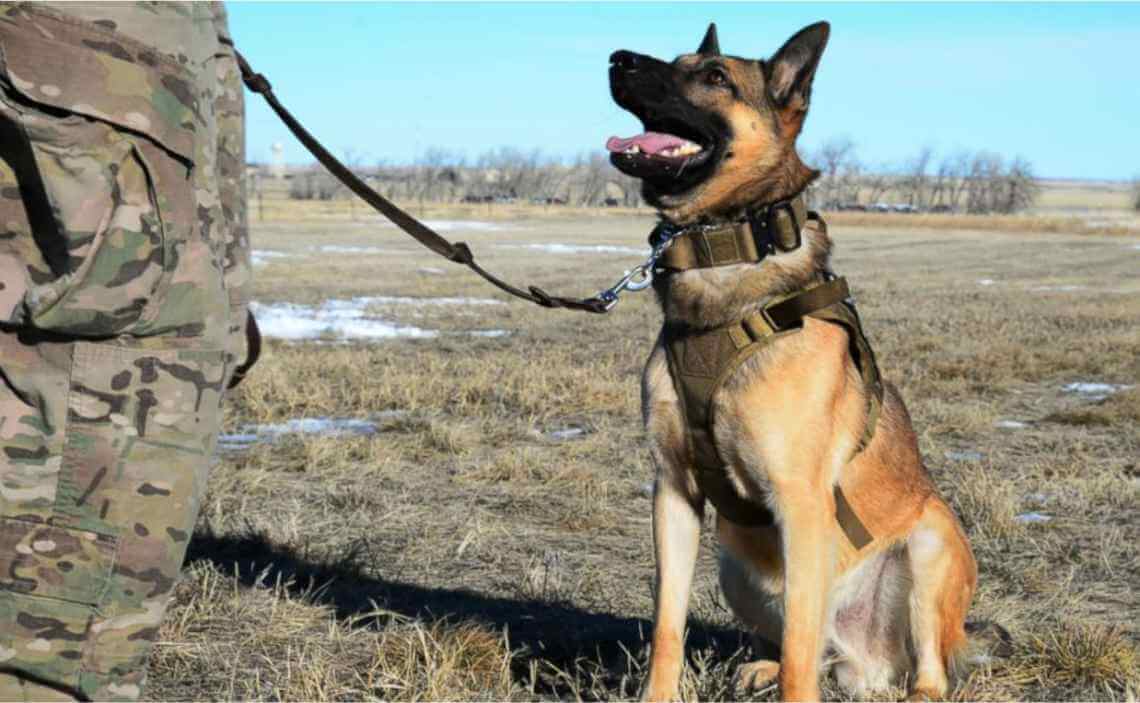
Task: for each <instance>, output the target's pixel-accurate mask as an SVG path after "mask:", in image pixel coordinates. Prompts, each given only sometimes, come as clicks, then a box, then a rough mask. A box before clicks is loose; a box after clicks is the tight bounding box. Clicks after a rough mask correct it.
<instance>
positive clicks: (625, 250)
mask: <svg viewBox="0 0 1140 703" xmlns="http://www.w3.org/2000/svg"><path fill="white" fill-rule="evenodd" d="M498 248H499V249H530V250H532V251H545V252H548V253H550V254H639V255H642V256H645V255H648V254H649V250H648V249H639V248H637V247H623V246H616V245H613V244H559V243H553V244H500V245H498Z"/></svg>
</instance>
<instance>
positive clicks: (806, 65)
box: [765, 22, 831, 121]
mask: <svg viewBox="0 0 1140 703" xmlns="http://www.w3.org/2000/svg"><path fill="white" fill-rule="evenodd" d="M830 33H831V25H829V24H828V23H827V22H816V23H815V24H813V25H811V26H808V27H804V28H803V29H801V30H800V31H798V32H796V34H795V36H793V37H792V38H791V39H789V40H788V41H787V43H786V44H784V45H783V46H782V47H780V50H779V51H777V52H776V55H775V56H773V57H772V58H771V60H769V61H768V63H767V64H766V65H765V70H766V75H765V78H766V80H767V83H768V92H769V94H770V95H771V96H772V100H773V101H774V102H775V103H776V107H778V108H779V109H780V111H781V113H783V114H785V115H786V116H787V117H788V118H793V119H794V118H797V117H798V118H799V120H800V121H802V118H803V114H804V113H806V112H807V108H808V101H809V98H810V97H811V84H812V81H813V80H814V79H815V69H816V68H817V67H818V66H819V59H820V57H822V56H823V49H824V47H826V46H827V37H828V35H829V34H830Z"/></svg>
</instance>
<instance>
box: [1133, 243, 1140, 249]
mask: <svg viewBox="0 0 1140 703" xmlns="http://www.w3.org/2000/svg"><path fill="white" fill-rule="evenodd" d="M1132 248H1133V249H1136V250H1140V244H1133V245H1132Z"/></svg>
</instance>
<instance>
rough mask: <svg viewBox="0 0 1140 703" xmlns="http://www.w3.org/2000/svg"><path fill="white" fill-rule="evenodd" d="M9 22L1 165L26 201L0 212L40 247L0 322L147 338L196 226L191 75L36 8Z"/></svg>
mask: <svg viewBox="0 0 1140 703" xmlns="http://www.w3.org/2000/svg"><path fill="white" fill-rule="evenodd" d="M29 13H30V14H29ZM11 15H12V16H11V17H8V18H7V19H8V20H9V21H8V22H5V23H2V24H0V160H3V161H4V162H5V164H6V168H5V169H3V170H4V171H5V174H4V175H5V179H4V180H6V181H8V182H11V181H13V180H14V181H15V182H16V183H17V185H18V187H19V191H18V192H19V194H20V197H19V198H14V199H13V198H4V199H0V212H2V214H3V215H4V221H5V222H7V223H15V229H16V230H17V231H19V232H20V234H21V235H23V236H21V237H19V238H18V239H19V241H22V242H26V243H30V242H33V241H34V243H35V245H36V246H35V248H34V249H28V250H26V251H21V252H20V255H19V256H18V257H17V260H22V263H23V267H24V268H25V269H26V270H25V271H24V272H23V273H24V275H23V276H19V277H18V278H16V279H15V280H13V281H12V283H11V285H12V288H13V290H12V291H9V292H8V293H7V297H8V298H9V299H11V298H12V297H13V296H14V295H16V294H21V295H22V300H21V302H20V303H19V304H17V305H13V304H12V301H11V300H9V301H8V302H5V303H4V305H3V306H2V308H0V314H4V315H5V316H6V317H7V316H10V317H11V318H12V319H11V320H9V321H11V322H14V323H16V324H22V325H29V326H33V327H37V328H39V329H43V330H50V331H52V332H58V333H63V334H70V335H76V336H83V337H106V336H110V335H115V334H120V333H129V332H134V331H135V330H139V329H143V328H145V329H146V331H147V333H148V334H153V333H155V332H154V331H153V330H152V329H151V328H153V327H155V323H156V320H155V319H154V318H155V317H156V315H157V310H158V307H159V303H160V302H161V301H159V300H156V299H157V298H159V297H161V294H162V289H163V288H164V287H165V285H166V284H167V282H168V281H167V279H168V278H169V276H170V274H171V273H172V271H171V269H172V268H173V266H174V264H175V263H176V262H175V259H176V257H178V256H186V255H188V253H187V252H184V251H181V250H176V249H177V248H178V247H180V246H185V245H186V244H187V242H189V241H191V237H190V236H189V232H190V228H191V225H192V223H193V222H194V220H195V217H196V214H195V207H194V204H195V196H194V184H193V182H192V179H191V175H192V171H193V167H194V161H193V158H194V144H195V134H196V128H197V122H196V117H195V95H194V91H193V90H192V86H193V75H192V74H191V73H190V72H189V71H188V70H187V69H186V68H185V67H183V66H180V65H179V64H177V63H176V62H174V61H173V60H171V59H168V58H166V57H163V56H160V55H158V54H156V53H155V52H153V51H150V52H148V51H147V50H146V49H145V48H144V47H139V46H138V45H136V44H135V43H133V42H130V41H128V40H125V39H121V38H120V39H116V42H110V41H109V40H108V36H107V34H106V32H105V31H103V30H100V29H99V28H98V27H92V26H89V25H85V24H84V23H77V22H71V21H64V20H61V19H59V18H55V17H54V15H53V14H51V13H45V12H39V11H36V10H35V8H32V9H27V10H21V11H19V12H14V13H11ZM25 15H29V16H33V17H34V19H33V20H28V19H27V17H25ZM21 18H23V19H21ZM24 21H27V22H28V24H26V25H25V24H22V22H24ZM9 226H10V227H11V226H12V225H9ZM23 230H27V231H23ZM12 268H13V273H14V272H15V271H14V269H15V268H16V266H15V265H12ZM203 285H205V284H203ZM9 310H11V312H10V313H9ZM170 326H176V325H170Z"/></svg>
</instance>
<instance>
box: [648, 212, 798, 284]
mask: <svg viewBox="0 0 1140 703" xmlns="http://www.w3.org/2000/svg"><path fill="white" fill-rule="evenodd" d="M807 217H808V211H807V205H806V204H805V203H804V199H803V196H796V197H794V198H792V199H791V200H782V201H780V202H778V203H773V204H771V205H767V206H765V207H762V208H760V209H749V210H748V211H746V212H745V213H744V216H743V217H742V218H741V219H738V220H735V221H732V222H726V223H724V224H720V225H704V226H696V227H692V228H689V229H687V230H686V231H683V232H682V233H681V234H678V235H677V236H676V237H675V238H674V239H673V243H672V244H670V245H669V248H668V249H666V250H665V254H664V255H663V256H662V257H661V259H660V261H659V262H658V265H659V266H660V267H661V268H663V269H666V270H671V271H685V270H688V269H695V268H710V267H712V266H727V265H730V264H746V263H757V262H760V261H763V260H764V259H765V258H766V257H767V256H769V255H771V254H775V253H777V252H783V251H792V250H794V249H797V248H799V246H800V243H801V241H802V238H801V231H802V230H803V226H804V223H805V222H806V221H807Z"/></svg>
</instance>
